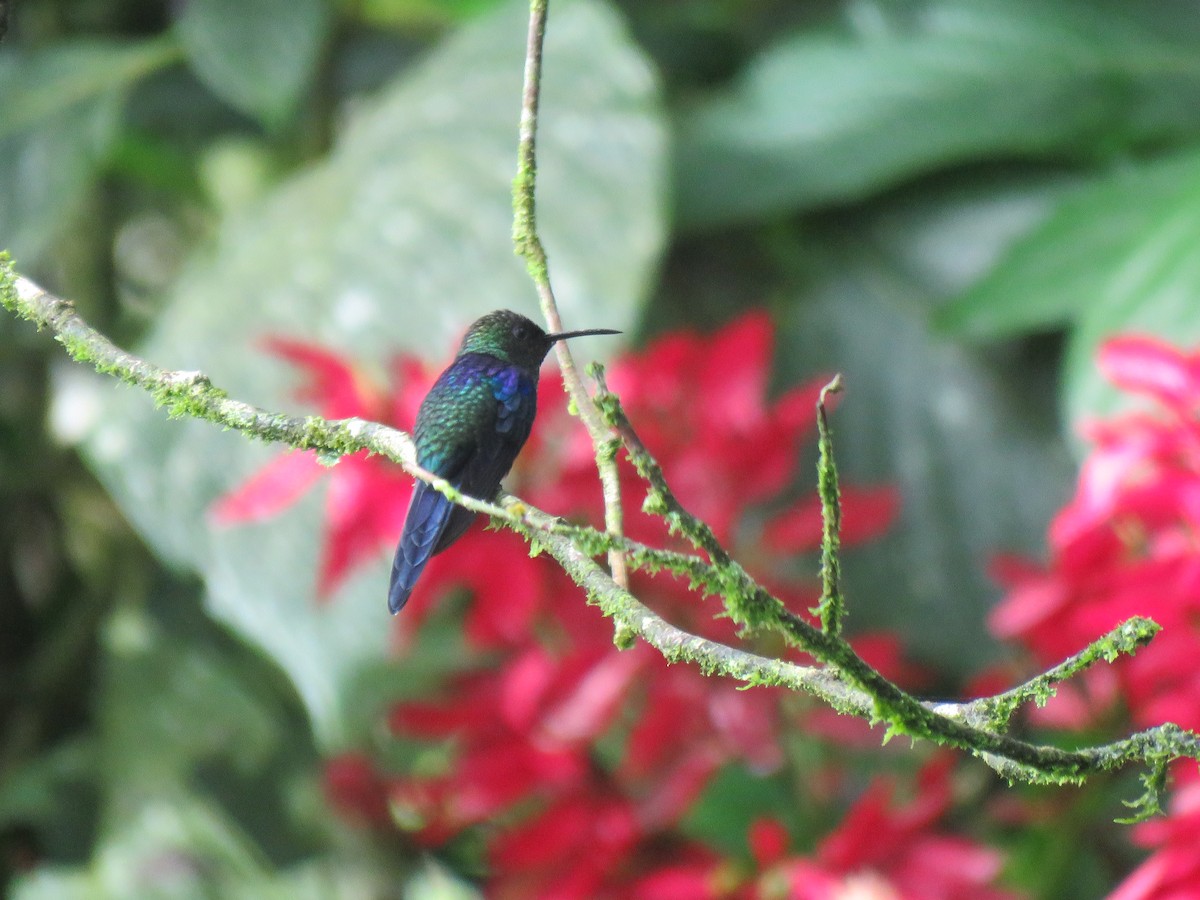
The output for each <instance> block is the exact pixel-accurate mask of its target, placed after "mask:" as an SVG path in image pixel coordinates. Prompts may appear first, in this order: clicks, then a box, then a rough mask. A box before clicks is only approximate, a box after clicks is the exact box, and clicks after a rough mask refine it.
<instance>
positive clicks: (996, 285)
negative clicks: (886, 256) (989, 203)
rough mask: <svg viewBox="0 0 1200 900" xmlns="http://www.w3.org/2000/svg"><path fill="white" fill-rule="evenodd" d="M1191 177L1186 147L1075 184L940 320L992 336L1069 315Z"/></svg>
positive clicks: (1181, 197)
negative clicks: (1180, 152) (1177, 153)
mask: <svg viewBox="0 0 1200 900" xmlns="http://www.w3.org/2000/svg"><path fill="white" fill-rule="evenodd" d="M1197 183H1200V155H1198V154H1196V153H1194V152H1192V153H1188V154H1185V155H1182V156H1176V157H1171V158H1167V159H1161V160H1157V161H1155V162H1152V163H1149V164H1145V165H1139V166H1132V167H1124V168H1122V169H1119V170H1117V171H1116V172H1114V173H1110V174H1106V175H1102V176H1101V177H1099V178H1097V179H1095V180H1093V181H1092V182H1089V183H1088V184H1085V185H1083V186H1081V187H1079V188H1078V189H1077V190H1076V191H1075V192H1073V193H1072V194H1071V195H1070V196H1068V198H1067V199H1066V200H1065V201H1063V202H1062V204H1061V205H1060V206H1059V208H1058V209H1057V210H1055V211H1054V212H1053V214H1051V215H1050V216H1049V217H1048V218H1046V220H1045V221H1044V222H1042V223H1041V224H1039V225H1038V226H1036V227H1034V228H1032V229H1031V230H1030V231H1029V232H1028V233H1027V234H1026V235H1024V236H1023V237H1022V238H1021V239H1020V240H1019V241H1017V242H1015V243H1014V244H1013V246H1012V248H1011V249H1010V250H1009V251H1008V253H1006V254H1005V256H1004V257H1003V258H1002V259H1001V260H1000V261H999V263H998V264H997V265H996V266H995V268H994V269H992V271H991V272H989V273H988V275H987V276H986V277H985V278H984V279H982V280H981V281H980V282H979V283H978V284H976V285H975V286H974V287H973V288H971V289H970V290H969V291H967V292H966V293H965V294H963V295H962V296H961V297H960V298H959V299H957V300H956V301H955V302H954V303H952V304H951V305H950V306H948V307H946V308H945V309H944V310H943V311H942V312H941V313H940V314H939V316H938V324H939V326H940V327H942V328H944V329H946V330H947V331H950V332H951V333H955V334H960V335H968V336H972V337H976V336H978V337H990V338H994V337H1004V336H1008V335H1013V334H1019V333H1021V332H1025V331H1031V330H1036V329H1045V328H1051V327H1056V326H1062V325H1065V324H1067V323H1069V322H1073V321H1075V320H1076V319H1078V318H1079V317H1080V316H1081V315H1085V314H1087V312H1088V310H1091V309H1093V308H1095V307H1097V304H1099V303H1101V302H1102V301H1101V298H1102V297H1104V296H1105V295H1106V294H1107V293H1108V292H1109V291H1110V287H1111V285H1112V281H1113V279H1114V277H1116V276H1117V274H1118V272H1119V271H1120V269H1121V268H1122V267H1123V266H1124V263H1125V261H1126V260H1128V258H1129V257H1130V255H1131V253H1132V252H1134V251H1133V248H1134V247H1136V246H1138V245H1140V244H1142V243H1143V242H1145V241H1146V240H1147V239H1148V237H1149V236H1151V235H1152V234H1153V233H1154V232H1155V231H1156V230H1158V229H1159V226H1160V225H1161V223H1163V222H1164V221H1166V220H1169V219H1171V218H1172V217H1173V216H1174V215H1175V214H1176V213H1177V212H1180V211H1183V210H1185V209H1186V207H1185V206H1184V203H1185V202H1188V199H1187V198H1189V197H1192V196H1193V195H1192V194H1189V193H1188V192H1189V185H1191V186H1194V185H1196V184H1197Z"/></svg>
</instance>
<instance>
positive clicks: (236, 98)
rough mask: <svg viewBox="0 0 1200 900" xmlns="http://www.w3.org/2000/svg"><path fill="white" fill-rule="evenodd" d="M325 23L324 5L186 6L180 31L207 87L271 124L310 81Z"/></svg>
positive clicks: (213, 2)
mask: <svg viewBox="0 0 1200 900" xmlns="http://www.w3.org/2000/svg"><path fill="white" fill-rule="evenodd" d="M329 24H330V14H329V9H328V7H327V5H326V2H325V0H253V2H250V3H244V2H242V0H189V2H188V3H187V5H186V6H185V7H184V12H183V15H182V16H181V17H180V19H179V23H178V28H179V34H180V37H181V38H182V40H183V46H184V49H185V50H186V51H187V54H188V59H189V61H190V62H191V64H192V67H193V68H194V69H195V70H196V72H197V74H198V75H199V76H200V77H201V78H202V79H203V80H204V81H205V82H206V83H207V84H208V85H209V87H211V88H212V89H213V90H214V91H215V92H216V93H217V94H219V95H220V96H221V97H223V98H224V99H225V100H227V101H228V102H229V103H230V104H232V105H233V106H235V107H237V108H238V109H240V110H242V111H243V112H247V113H250V114H251V115H255V116H257V117H259V118H260V119H262V120H263V121H265V122H266V123H268V124H276V123H278V122H280V121H281V120H282V119H283V118H285V117H286V116H287V115H288V113H290V112H291V111H292V108H293V107H294V106H295V105H296V103H297V101H298V100H299V99H300V96H301V93H302V92H303V91H304V89H305V88H306V87H307V86H308V84H309V82H310V81H311V79H312V75H313V70H314V69H315V68H316V66H317V62H318V59H319V57H320V52H321V47H322V45H323V43H324V41H325V37H326V33H327V31H328V29H329Z"/></svg>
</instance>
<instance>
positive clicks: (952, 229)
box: [0, 0, 1200, 900]
mask: <svg viewBox="0 0 1200 900" xmlns="http://www.w3.org/2000/svg"><path fill="white" fill-rule="evenodd" d="M10 6H11V7H12V8H11V9H10V10H9V15H10V21H9V26H8V33H7V36H6V37H5V39H4V41H3V43H2V44H0V247H4V248H6V249H8V250H10V251H11V252H12V253H13V255H14V257H15V258H16V260H17V263H18V267H19V270H20V271H21V272H22V273H23V274H25V275H28V276H30V277H33V278H35V279H36V280H38V281H40V282H41V283H43V284H44V285H45V286H47V287H48V288H50V289H52V290H54V291H56V292H57V293H59V294H61V295H63V296H66V297H70V298H72V299H73V300H75V301H76V303H77V305H78V307H79V309H80V310H81V312H82V313H83V314H84V315H85V316H86V317H87V318H89V319H90V320H91V321H92V322H93V323H94V324H96V325H98V326H99V327H101V328H102V329H103V330H104V331H106V332H107V333H108V334H109V335H111V336H112V337H113V338H114V339H115V340H117V341H118V342H119V343H122V344H125V345H132V346H136V347H137V348H139V350H140V351H141V352H143V353H144V354H145V355H147V356H148V357H150V358H151V359H153V360H154V361H156V362H158V363H160V364H162V365H164V366H167V367H170V368H179V369H197V368H199V369H203V370H204V371H205V372H206V373H208V374H209V375H210V376H211V377H212V378H213V380H214V381H215V382H216V383H217V384H219V385H221V386H223V387H225V388H227V389H228V390H230V392H231V393H232V394H233V395H235V396H238V397H240V398H242V399H246V400H249V401H251V402H254V403H258V404H261V405H264V406H267V407H271V408H283V409H288V410H291V411H297V412H302V411H304V410H303V409H300V408H298V407H297V406H296V403H295V401H294V400H292V399H291V398H290V396H289V391H290V390H291V388H292V387H293V386H294V383H295V374H294V372H293V371H292V370H290V369H288V368H287V367H286V366H284V365H281V364H280V363H278V362H277V361H273V360H270V359H267V358H265V357H264V355H263V354H262V353H261V352H260V351H257V350H256V349H255V347H256V342H257V341H258V340H259V339H260V338H261V337H262V336H263V335H265V334H283V335H287V336H292V337H300V338H304V339H308V340H314V341H319V342H320V343H323V344H325V345H327V346H330V347H333V348H335V349H337V350H339V351H340V352H342V353H344V354H346V355H347V356H352V357H353V358H354V359H355V360H357V361H359V362H360V363H361V364H362V365H363V366H364V368H365V370H366V371H368V372H372V373H374V374H376V375H378V376H380V377H382V375H383V373H384V371H385V365H386V361H387V359H388V356H389V355H390V354H391V353H392V352H394V351H397V350H409V351H416V352H420V353H422V354H424V355H426V356H427V357H428V356H431V353H430V348H446V350H447V351H448V350H449V348H450V347H451V346H452V344H453V341H454V339H455V336H456V335H457V334H458V333H459V332H460V331H461V329H462V327H463V326H464V324H465V323H466V322H468V321H469V320H471V319H472V318H474V317H475V316H476V315H478V314H479V313H481V312H483V311H486V310H490V309H493V308H497V307H512V308H516V309H521V310H524V311H526V312H529V313H532V312H534V310H535V309H536V307H535V301H534V296H533V292H532V289H531V287H530V284H529V282H528V279H527V277H526V275H525V273H524V271H523V268H522V266H521V264H520V262H519V261H518V260H516V259H515V258H514V257H513V256H512V252H511V247H510V243H509V228H510V224H509V221H510V208H509V181H510V179H511V177H512V174H513V172H514V169H515V146H516V123H517V116H518V108H519V90H520V79H521V65H522V58H523V44H524V29H525V15H526V11H525V7H524V5H523V4H522V3H519V2H518V3H513V2H507V0H505V2H501V0H453V2H451V0H444V2H437V0H346V2H341V3H330V2H325V0H251V2H234V0H188V2H184V3H176V2H164V0H18V2H16V3H13V4H10ZM545 79H546V80H545V85H544V106H543V120H542V131H541V141H540V145H539V150H540V163H541V167H540V180H539V213H540V218H539V222H540V224H541V227H542V229H543V235H544V239H545V241H546V244H547V247H548V250H549V253H550V258H551V265H552V276H553V278H554V280H555V284H556V289H557V291H558V293H559V295H560V300H561V304H562V307H563V313H564V318H565V320H566V321H567V322H568V327H585V326H599V325H603V326H609V327H616V328H622V329H624V330H625V331H626V334H627V336H628V339H629V341H631V342H632V343H634V344H636V343H638V342H641V341H643V340H645V339H646V338H648V337H650V336H653V335H655V334H657V333H660V332H662V331H664V330H667V329H671V328H677V327H683V326H687V327H698V328H711V327H714V326H716V325H719V324H721V323H723V322H725V321H727V320H728V319H730V318H731V317H732V316H734V315H736V314H737V313H738V312H739V311H742V310H744V309H748V308H752V307H760V306H765V307H767V308H768V309H769V310H770V311H771V313H772V316H773V319H774V321H775V322H776V324H777V327H778V346H777V349H776V372H775V378H776V382H777V384H778V385H780V386H782V385H792V384H795V383H797V382H799V381H800V380H802V379H805V378H809V377H812V376H814V375H816V374H817V373H821V372H828V371H832V370H839V371H841V372H843V373H844V375H845V377H846V383H847V387H848V392H847V394H846V396H845V398H844V400H843V402H842V403H841V405H840V408H839V410H838V413H837V418H836V428H837V439H838V451H839V454H840V455H839V459H840V462H841V464H842V469H843V475H844V477H845V478H846V479H847V480H851V481H855V482H860V483H881V482H890V483H895V484H897V485H899V487H900V489H901V491H902V496H903V511H902V514H901V520H900V522H899V523H898V524H897V525H896V526H895V527H894V528H893V529H892V530H891V532H890V533H889V535H888V536H887V537H886V538H885V539H883V540H881V541H878V542H876V543H874V544H873V545H872V546H870V547H869V548H864V549H862V550H859V551H856V552H855V553H852V554H850V555H849V557H848V558H847V560H846V569H847V581H848V590H849V597H850V604H851V605H850V610H851V622H850V624H851V626H852V627H853V628H854V629H856V630H863V629H866V628H871V629H881V628H887V629H894V630H898V631H899V632H900V633H901V635H902V637H903V641H904V644H905V646H906V647H908V648H910V650H911V654H912V655H913V657H915V658H916V659H919V660H920V661H922V662H924V663H926V664H927V665H928V666H929V668H930V669H932V670H933V671H934V672H936V673H937V676H938V678H939V679H940V680H939V682H938V685H937V688H938V690H940V691H943V692H945V693H946V694H953V693H954V692H955V691H956V690H958V689H959V688H960V686H961V684H962V682H963V681H964V680H965V679H966V678H968V677H969V676H970V675H972V674H973V673H975V672H977V671H978V670H979V669H980V668H982V667H983V666H984V665H985V664H987V663H988V662H990V661H995V660H997V659H1000V658H1002V656H1003V654H1004V649H1003V648H1002V647H998V646H996V644H995V642H994V641H993V640H992V639H990V638H989V636H988V635H987V632H986V628H985V624H984V620H985V615H986V612H987V610H988V608H989V607H990V605H991V604H993V603H994V602H995V600H996V598H997V596H998V589H997V588H996V587H995V586H994V584H992V583H991V582H990V581H989V579H988V577H987V573H986V566H987V563H988V560H989V559H990V558H991V557H992V556H993V555H995V554H997V553H1000V552H1014V551H1015V552H1020V553H1024V554H1027V555H1031V556H1038V555H1039V554H1040V553H1041V548H1042V546H1043V543H1044V537H1043V536H1044V534H1045V527H1046V524H1047V522H1048V521H1049V519H1050V517H1051V516H1052V515H1053V513H1054V511H1055V510H1056V508H1057V507H1058V506H1060V505H1061V504H1062V503H1063V502H1064V501H1065V500H1066V498H1067V497H1068V495H1069V492H1070V489H1071V483H1072V477H1073V470H1074V465H1075V462H1076V460H1075V454H1076V453H1078V451H1079V447H1078V446H1077V445H1076V444H1075V443H1074V437H1073V435H1074V431H1075V426H1076V425H1077V424H1078V422H1079V421H1081V420H1082V419H1085V418H1087V417H1089V416H1095V415H1098V414H1102V413H1106V412H1109V411H1111V410H1112V408H1113V405H1114V403H1115V399H1114V397H1113V395H1112V394H1111V393H1110V391H1109V390H1108V389H1107V388H1106V387H1105V386H1104V385H1103V383H1102V382H1101V381H1100V380H1099V379H1098V376H1097V373H1096V371H1095V369H1094V366H1093V363H1092V357H1093V353H1094V349H1095V347H1096V345H1097V342H1098V341H1099V340H1100V339H1101V338H1103V337H1104V336H1106V335H1109V334H1112V333H1115V332H1118V331H1129V330H1137V331H1149V332H1153V333H1157V334H1161V335H1164V336H1167V337H1169V338H1170V339H1172V340H1174V341H1176V342H1180V343H1188V342H1195V341H1196V340H1197V339H1200V314H1197V312H1196V308H1197V304H1196V300H1195V298H1196V297H1197V296H1200V254H1197V253H1196V248H1197V247H1200V8H1198V7H1196V5H1195V4H1193V3H1187V2H1177V0H1123V2H1115V0H1114V2H1096V0H1028V2H1026V0H929V2H924V0H909V2H882V0H880V2H858V0H845V2H840V0H815V2H804V3H799V2H784V0H680V2H671V3H642V2H637V0H620V2H617V0H586V2H585V0H574V2H572V0H566V2H558V0H556V2H555V3H554V4H553V8H552V10H551V22H550V29H549V37H548V49H547V62H546V72H545ZM584 352H585V353H591V352H595V353H603V352H605V351H604V348H603V347H602V346H600V345H599V344H596V345H594V346H592V345H587V346H586V349H585V350H584ZM610 352H611V351H610ZM432 357H433V358H434V359H435V361H439V362H440V361H442V360H443V359H444V358H445V356H444V354H442V353H441V352H440V351H439V352H438V353H434V354H432ZM275 452H276V451H275V449H274V448H269V447H263V446H257V445H250V444H249V443H248V442H246V441H244V440H242V439H240V438H238V437H236V436H233V435H230V434H224V433H221V432H219V431H217V430H216V429H214V428H212V427H210V426H207V425H204V424H200V423H194V422H179V421H169V420H167V419H165V418H164V417H163V416H162V415H161V414H159V413H158V412H156V411H155V410H154V409H153V408H152V407H151V404H150V402H149V400H148V398H146V397H144V396H140V395H137V394H135V393H134V392H132V391H130V390H129V389H126V388H118V387H117V386H115V385H114V384H112V383H110V382H106V381H104V380H103V379H100V378H99V377H98V376H94V375H93V374H91V373H88V372H85V371H83V370H81V369H79V368H77V367H74V366H72V365H71V364H70V363H69V362H67V361H66V359H65V358H64V357H63V355H62V354H61V352H60V351H59V349H58V347H57V346H56V345H55V344H54V343H53V342H52V341H50V340H49V339H48V338H46V337H45V336H44V335H42V336H39V335H37V334H36V333H35V332H34V331H33V329H32V328H30V327H28V326H27V325H26V324H23V323H18V322H16V321H14V320H11V319H8V318H0V501H2V503H3V510H4V513H5V514H4V516H3V517H2V519H0V883H7V884H9V886H10V888H12V889H14V890H15V891H16V893H15V895H16V896H19V897H22V898H27V900H28V898H40V897H47V898H48V897H119V896H120V897H123V896H158V895H163V896H210V895H213V896H222V897H226V896H254V897H264V896H275V895H278V896H281V897H282V896H287V897H299V896H312V897H329V896H355V897H361V896H392V895H395V894H398V893H399V892H401V890H402V888H400V887H397V885H399V884H407V885H408V886H407V887H405V888H403V890H407V891H410V892H413V893H412V895H413V896H425V895H423V894H421V892H422V891H429V892H432V893H434V894H435V895H440V894H438V892H439V891H441V890H442V889H443V887H444V885H442V882H441V881H439V879H440V878H442V876H441V875H440V874H438V873H437V872H435V871H433V870H425V869H422V868H421V867H420V865H416V868H414V865H415V864H414V859H415V858H416V857H415V856H414V855H413V851H411V849H407V848H401V849H400V850H399V851H398V850H397V848H395V847H387V846H376V845H374V844H372V843H371V842H369V841H365V840H364V839H363V838H362V837H361V835H359V834H357V833H354V832H351V831H349V830H347V829H346V828H345V827H344V826H342V825H340V824H339V823H338V822H337V821H335V820H334V819H333V818H332V816H331V815H330V814H329V813H328V811H327V810H326V809H325V807H324V803H323V800H322V797H321V794H320V785H319V781H318V778H319V761H320V759H321V757H322V756H323V755H325V754H328V753H333V752H336V751H338V750H340V749H343V748H346V747H354V746H359V745H361V744H362V743H363V742H364V741H369V740H371V739H372V735H375V736H376V739H377V740H380V741H382V737H380V736H378V735H377V732H378V728H379V726H378V724H377V722H378V715H379V712H380V710H381V709H382V708H383V707H384V705H385V704H386V702H387V701H388V700H390V699H393V698H394V697H396V696H401V695H406V694H408V695H411V694H414V693H415V692H417V691H418V690H419V689H420V686H421V684H422V683H424V682H423V680H424V681H425V682H427V681H428V680H429V679H430V678H432V677H434V675H436V674H437V673H438V672H440V671H443V670H444V668H445V666H446V660H445V658H444V653H442V652H440V648H438V647H425V648H424V649H423V648H422V647H420V646H418V647H416V648H415V649H414V650H413V651H412V653H411V654H410V655H409V656H407V657H406V658H405V659H404V660H403V661H401V663H400V664H399V665H386V664H385V663H386V660H387V659H388V657H389V631H388V625H389V623H387V622H385V621H384V620H383V619H381V618H380V614H381V598H382V597H383V585H384V581H385V565H384V560H382V559H381V560H380V564H379V565H378V566H377V567H374V568H372V569H370V570H369V571H367V570H363V571H360V572H358V573H356V575H355V577H353V578H352V579H351V580H350V582H349V583H348V584H347V585H346V586H345V588H344V589H343V590H342V591H341V592H340V593H339V595H338V597H337V598H336V599H335V601H334V602H333V603H331V604H328V605H325V606H316V605H315V604H314V603H313V602H312V596H313V580H314V575H315V572H314V569H315V567H314V566H313V563H312V561H313V559H314V558H315V554H316V548H317V539H318V533H317V522H318V519H319V516H320V508H321V497H320V495H319V493H315V494H313V495H312V496H310V497H308V498H307V499H306V500H305V501H304V502H303V503H302V504H301V505H300V507H298V509H297V510H296V511H295V513H294V514H290V515H288V516H286V517H284V518H280V519H278V520H276V521H274V522H272V523H269V524H268V525H263V526H253V527H248V528H241V529H237V530H234V531H217V530H215V529H213V528H212V527H210V526H209V524H208V523H207V522H206V519H205V510H206V509H207V508H208V507H209V505H210V504H211V502H212V500H213V498H215V497H216V496H217V495H219V494H220V493H221V492H222V491H225V490H228V489H229V488H230V487H231V486H232V485H234V484H236V483H237V482H238V481H239V480H240V479H241V478H242V477H244V476H245V475H247V474H249V473H251V472H253V471H254V470H255V469H256V468H258V467H259V466H261V464H262V463H263V462H264V461H265V460H266V459H268V458H269V457H270V456H271V455H272V454H274V453H275ZM180 843H186V844H187V845H188V846H191V847H194V848H195V853H194V855H190V856H188V857H186V858H185V857H183V856H181V855H179V854H173V853H169V852H166V850H165V848H170V847H174V846H177V845H179V844H180ZM1091 852H1093V853H1094V852H1099V851H1097V850H1092V851H1091ZM1087 853H1088V851H1086V850H1084V851H1081V852H1080V854H1078V855H1076V856H1075V857H1073V858H1067V859H1060V860H1058V861H1057V862H1056V863H1055V865H1057V866H1058V867H1059V871H1058V872H1057V875H1056V874H1055V872H1054V871H1044V872H1043V873H1042V874H1043V875H1044V876H1045V883H1046V884H1053V883H1054V878H1055V877H1058V878H1059V879H1061V880H1062V881H1067V882H1071V879H1070V878H1068V877H1067V875H1069V874H1071V873H1072V872H1083V871H1086V870H1087V869H1088V856H1087ZM1068 856H1069V854H1068ZM35 862H36V863H37V864H38V865H39V866H40V868H39V874H38V876H37V877H36V878H32V879H30V878H24V879H20V880H18V881H13V880H12V879H14V877H15V875H16V873H18V872H24V871H28V870H29V867H30V866H31V865H32V864H33V863H35ZM1051 868H1052V867H1051ZM414 872H416V874H415V875H414V874H413V873H414ZM1064 873H1066V874H1064ZM1086 878H1087V876H1081V878H1076V879H1075V880H1074V881H1073V882H1071V883H1073V884H1074V885H1075V891H1076V894H1075V895H1077V896H1089V895H1095V893H1096V892H1097V891H1098V890H1099V888H1098V887H1097V886H1096V885H1095V884H1094V883H1089V882H1088V881H1087V880H1086ZM406 879H408V880H407V881H406ZM1081 879H1082V880H1081ZM18 885H19V889H17V887H16V886H18ZM1030 887H1031V888H1032V889H1035V890H1037V889H1038V885H1035V884H1031V885H1030ZM1041 889H1042V890H1045V891H1048V890H1050V888H1047V887H1046V886H1045V884H1044V885H1042V887H1041ZM1045 895H1046V896H1067V894H1064V893H1055V894H1050V893H1046V894H1045Z"/></svg>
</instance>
